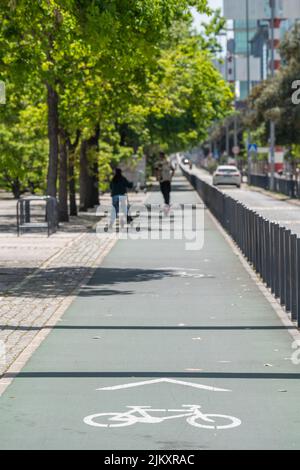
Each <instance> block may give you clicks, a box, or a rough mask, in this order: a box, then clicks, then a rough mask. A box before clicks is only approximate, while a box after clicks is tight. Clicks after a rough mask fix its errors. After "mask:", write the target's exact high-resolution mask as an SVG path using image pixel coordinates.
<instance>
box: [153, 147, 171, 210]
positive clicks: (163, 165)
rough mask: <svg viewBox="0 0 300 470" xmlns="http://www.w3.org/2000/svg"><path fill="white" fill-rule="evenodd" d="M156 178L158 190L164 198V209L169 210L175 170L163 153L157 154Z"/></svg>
mask: <svg viewBox="0 0 300 470" xmlns="http://www.w3.org/2000/svg"><path fill="white" fill-rule="evenodd" d="M155 170H156V178H157V180H158V181H159V184H160V190H161V193H162V195H163V198H164V202H165V205H166V208H167V209H169V208H170V193H171V182H172V178H173V176H174V173H175V170H174V168H173V167H172V165H171V163H170V162H169V160H168V159H167V157H166V154H165V153H164V152H160V153H159V161H158V163H157V165H156V168H155Z"/></svg>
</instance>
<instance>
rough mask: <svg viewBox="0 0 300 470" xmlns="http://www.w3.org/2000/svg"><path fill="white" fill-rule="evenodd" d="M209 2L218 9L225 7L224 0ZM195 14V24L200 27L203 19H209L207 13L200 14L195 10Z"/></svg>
mask: <svg viewBox="0 0 300 470" xmlns="http://www.w3.org/2000/svg"><path fill="white" fill-rule="evenodd" d="M208 4H209V6H210V7H211V8H213V9H214V10H216V9H217V8H221V10H222V9H223V0H208ZM193 14H194V18H195V25H196V27H197V29H198V28H199V26H200V24H201V23H202V22H203V21H205V20H207V16H206V15H199V14H198V13H196V12H195V11H194V12H193Z"/></svg>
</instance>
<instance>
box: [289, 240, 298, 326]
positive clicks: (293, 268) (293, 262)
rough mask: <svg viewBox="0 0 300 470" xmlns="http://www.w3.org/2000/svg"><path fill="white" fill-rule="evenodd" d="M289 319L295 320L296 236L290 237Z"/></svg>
mask: <svg viewBox="0 0 300 470" xmlns="http://www.w3.org/2000/svg"><path fill="white" fill-rule="evenodd" d="M290 270H291V318H292V320H293V321H294V320H296V319H297V235H295V234H293V235H291V267H290Z"/></svg>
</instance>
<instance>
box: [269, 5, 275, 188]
mask: <svg viewBox="0 0 300 470" xmlns="http://www.w3.org/2000/svg"><path fill="white" fill-rule="evenodd" d="M270 7H271V77H274V75H275V51H274V23H275V0H270ZM275 145H276V128H275V122H274V121H272V120H271V122H270V175H271V178H270V189H271V191H273V190H274V186H275Z"/></svg>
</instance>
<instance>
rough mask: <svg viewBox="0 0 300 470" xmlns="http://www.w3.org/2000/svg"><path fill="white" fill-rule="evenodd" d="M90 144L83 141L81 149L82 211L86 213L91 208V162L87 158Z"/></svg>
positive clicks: (80, 181)
mask: <svg viewBox="0 0 300 470" xmlns="http://www.w3.org/2000/svg"><path fill="white" fill-rule="evenodd" d="M87 149H88V142H87V140H83V141H82V143H81V147H80V177H79V183H80V209H79V210H80V211H81V212H86V211H87V210H88V208H89V201H90V193H91V182H90V175H89V162H88V156H87Z"/></svg>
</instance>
